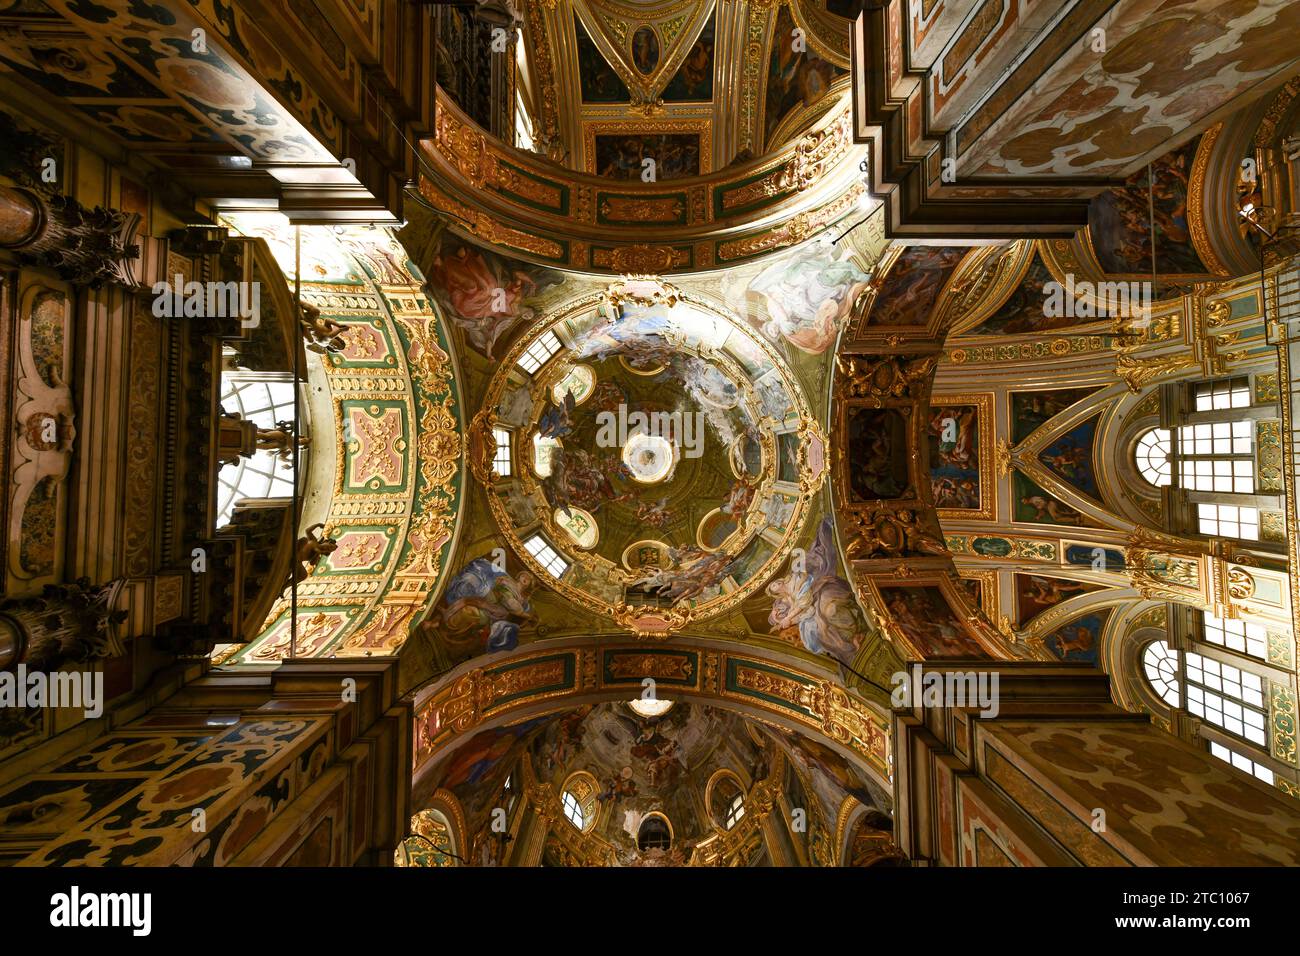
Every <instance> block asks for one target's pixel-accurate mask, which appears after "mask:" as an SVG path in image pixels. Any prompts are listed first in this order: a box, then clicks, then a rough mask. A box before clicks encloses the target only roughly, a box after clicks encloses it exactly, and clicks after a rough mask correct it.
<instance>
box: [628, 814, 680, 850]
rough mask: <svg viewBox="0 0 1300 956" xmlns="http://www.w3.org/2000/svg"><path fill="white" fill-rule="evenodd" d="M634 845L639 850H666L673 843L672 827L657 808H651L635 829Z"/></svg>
mask: <svg viewBox="0 0 1300 956" xmlns="http://www.w3.org/2000/svg"><path fill="white" fill-rule="evenodd" d="M636 845H637V848H638V849H640V850H641V852H643V853H644V852H645V851H646V850H667V849H669V848H671V847H672V845H673V827H672V824H671V823H669V822H668V818H667V817H666V816H664V815H663V814H662V813H660V812H659V811H658V810H652V811H651V812H650V813H648V814H646V817H645V819H644V820H642V821H641V826H640V828H639V829H638V830H637V831H636Z"/></svg>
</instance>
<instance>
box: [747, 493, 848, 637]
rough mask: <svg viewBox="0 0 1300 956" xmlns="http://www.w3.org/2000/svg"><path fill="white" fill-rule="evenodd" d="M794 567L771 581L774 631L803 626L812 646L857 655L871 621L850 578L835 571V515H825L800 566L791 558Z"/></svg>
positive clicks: (770, 618) (801, 633)
mask: <svg viewBox="0 0 1300 956" xmlns="http://www.w3.org/2000/svg"><path fill="white" fill-rule="evenodd" d="M791 564H792V567H791V570H790V573H789V574H787V575H786V576H785V577H783V578H777V579H776V580H775V581H773V582H772V583H771V584H769V585H768V586H767V593H768V594H769V595H771V596H772V599H773V600H772V612H771V613H770V614H769V615H768V618H767V621H768V623H769V624H770V625H772V631H773V633H778V632H781V631H785V630H788V629H792V628H794V629H797V630H798V632H799V640H800V641H802V642H803V645H804V647H806V648H808V650H810V651H813V652H815V653H820V654H829V655H830V656H831V657H834V658H836V659H838V660H840V661H841V662H849V661H852V660H853V656H854V655H855V654H856V653H857V652H858V647H859V645H860V644H861V642H862V634H863V631H864V630H865V622H864V620H863V617H862V612H861V611H860V610H859V609H858V605H857V602H856V600H855V599H854V597H853V589H852V588H850V587H849V583H848V582H847V581H846V580H844V579H843V578H842V577H840V576H839V575H838V574H836V573H835V568H836V556H835V539H834V533H833V525H832V522H831V519H830V518H823V519H822V523H821V525H820V526H819V527H818V528H817V538H816V540H815V541H814V542H813V545H812V547H810V548H809V549H808V553H807V554H806V555H805V556H804V559H803V567H802V570H800V569H799V568H798V566H797V562H794V561H792V562H791Z"/></svg>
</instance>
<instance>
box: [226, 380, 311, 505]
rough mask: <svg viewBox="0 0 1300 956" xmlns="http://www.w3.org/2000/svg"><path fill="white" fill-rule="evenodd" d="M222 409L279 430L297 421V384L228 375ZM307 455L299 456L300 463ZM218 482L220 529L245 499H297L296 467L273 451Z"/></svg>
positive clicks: (229, 468) (248, 460) (260, 454)
mask: <svg viewBox="0 0 1300 956" xmlns="http://www.w3.org/2000/svg"><path fill="white" fill-rule="evenodd" d="M256 374H257V373H252V376H256ZM221 407H222V408H223V409H225V410H226V411H228V412H238V413H239V416H240V417H241V418H243V419H244V420H245V421H251V422H256V423H257V425H258V427H259V428H266V429H271V428H275V423H276V422H282V421H292V420H293V383H292V382H285V381H275V380H267V379H266V378H264V377H260V376H258V377H251V376H250V377H245V376H244V375H241V374H239V373H229V372H227V373H225V374H223V375H222V376H221ZM304 454H305V452H300V453H299V461H300V462H301V459H302V456H303V455H304ZM217 482H218V490H217V522H216V526H217V527H218V528H224V527H225V526H226V525H228V524H230V516H231V514H232V513H233V512H234V510H235V503H236V502H238V501H240V500H242V499H244V498H288V497H290V496H292V495H293V470H292V467H291V466H289V465H287V464H286V463H285V462H283V461H281V460H280V459H279V458H278V457H277V456H276V454H275V453H274V452H272V451H265V450H263V451H259V452H258V453H257V454H255V455H253V457H251V458H241V459H240V460H239V462H238V463H236V464H232V465H225V466H223V467H222V469H221V471H220V472H218V473H217Z"/></svg>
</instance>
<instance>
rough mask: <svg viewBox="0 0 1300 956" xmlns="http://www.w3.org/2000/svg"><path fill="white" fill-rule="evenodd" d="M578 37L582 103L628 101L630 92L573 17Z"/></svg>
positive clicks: (630, 100)
mask: <svg viewBox="0 0 1300 956" xmlns="http://www.w3.org/2000/svg"><path fill="white" fill-rule="evenodd" d="M573 27H574V30H575V32H576V33H577V37H578V78H579V80H580V82H581V84H582V100H583V102H584V103H630V102H632V93H631V91H630V90H628V88H627V84H626V83H624V82H623V80H622V78H621V77H620V76H619V75H618V73H617V72H616V71H615V70H614V68H613V67H612V66H610V65H609V63H608V62H607V61H606V59H605V58H604V57H603V56H601V53H600V50H599V49H597V47H596V44H595V43H593V42H592V39H591V37H590V36H588V35H587V31H586V30H585V29H584V28H583V26H582V23H581V22H580V21H579V20H578V19H577V17H574V20H573Z"/></svg>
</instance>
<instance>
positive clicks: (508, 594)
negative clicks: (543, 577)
mask: <svg viewBox="0 0 1300 956" xmlns="http://www.w3.org/2000/svg"><path fill="white" fill-rule="evenodd" d="M535 587H536V581H535V580H534V578H533V576H532V575H531V574H529V573H528V572H527V571H520V572H519V574H518V575H517V576H511V575H509V574H507V573H506V572H505V571H501V570H499V569H498V568H497V567H496V566H495V565H493V563H492V562H491V561H489V560H488V559H487V558H475V559H474V560H473V561H471V562H470V563H469V564H467V565H465V567H464V568H463V569H462V570H461V572H460V573H459V574H458V575H456V577H454V578H453V579H452V581H451V583H450V584H449V585H447V593H446V596H445V597H444V598H443V603H442V606H440V607H438V608H435V609H434V611H433V613H431V614H430V615H429V617H428V618H427V619H426V620H425V621H424V622H423V623H422V624H421V625H420V627H421V628H422V629H424V630H426V631H428V630H435V631H436V632H437V634H438V635H440V636H441V637H442V638H443V639H444V640H445V641H446V642H447V643H449V644H450V645H452V646H453V648H454V649H456V650H461V651H464V650H469V651H471V653H475V654H477V653H482V652H483V651H506V650H511V649H513V648H515V647H517V646H518V644H519V628H520V627H521V626H523V625H527V624H531V623H533V622H535V621H536V620H537V615H536V614H535V613H534V612H533V608H532V603H531V601H530V598H531V597H532V593H533V590H534V588H535Z"/></svg>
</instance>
